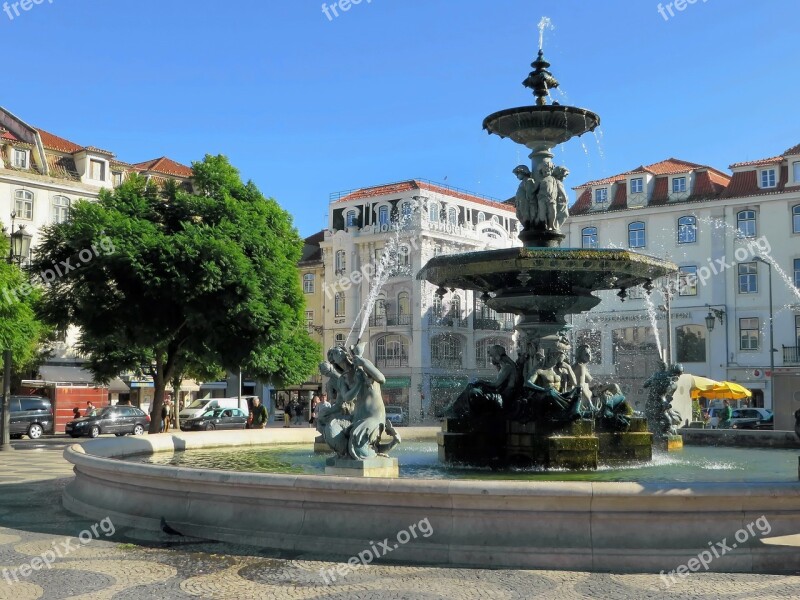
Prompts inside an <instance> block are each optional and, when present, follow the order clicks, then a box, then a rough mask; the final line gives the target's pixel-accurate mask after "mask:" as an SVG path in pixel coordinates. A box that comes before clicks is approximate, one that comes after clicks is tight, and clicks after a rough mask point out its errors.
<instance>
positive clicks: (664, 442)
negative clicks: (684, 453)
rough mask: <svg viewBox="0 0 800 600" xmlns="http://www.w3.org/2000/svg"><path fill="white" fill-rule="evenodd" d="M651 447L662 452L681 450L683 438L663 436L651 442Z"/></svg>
mask: <svg viewBox="0 0 800 600" xmlns="http://www.w3.org/2000/svg"><path fill="white" fill-rule="evenodd" d="M653 445H654V446H655V447H656V448H657V449H658V450H661V451H662V452H675V451H677V450H683V437H682V436H680V435H665V436H664V437H661V438H656V439H655V440H653Z"/></svg>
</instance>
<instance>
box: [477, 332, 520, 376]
mask: <svg viewBox="0 0 800 600" xmlns="http://www.w3.org/2000/svg"><path fill="white" fill-rule="evenodd" d="M495 345H499V346H502V347H503V348H504V349H505V351H506V354H508V353H509V352H510V351H511V350H510V349H511V340H509V339H508V338H500V337H490V338H484V339H482V340H480V341H479V342H478V343H477V344H475V365H476V366H477V367H478V368H479V369H488V368H489V367H491V366H492V362H491V361H490V360H489V348H491V347H492V346H495Z"/></svg>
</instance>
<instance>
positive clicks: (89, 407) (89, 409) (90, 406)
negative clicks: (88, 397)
mask: <svg viewBox="0 0 800 600" xmlns="http://www.w3.org/2000/svg"><path fill="white" fill-rule="evenodd" d="M92 412H94V404H92V403H91V402H87V403H86V412H85V413H84V415H83V416H84V417H88V416H91V414H92Z"/></svg>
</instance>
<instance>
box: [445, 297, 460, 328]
mask: <svg viewBox="0 0 800 600" xmlns="http://www.w3.org/2000/svg"><path fill="white" fill-rule="evenodd" d="M447 316H448V317H450V318H451V319H453V320H454V321H456V322H459V321H461V296H459V295H458V294H453V297H452V298H451V299H450V311H449V312H448V314H447Z"/></svg>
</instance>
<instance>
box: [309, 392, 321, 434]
mask: <svg viewBox="0 0 800 600" xmlns="http://www.w3.org/2000/svg"><path fill="white" fill-rule="evenodd" d="M320 404H322V399H321V398H320V397H319V394H314V398H313V399H312V400H311V418H310V419H309V420H308V426H309V427H314V426H315V425H316V423H317V417H319V405H320Z"/></svg>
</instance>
